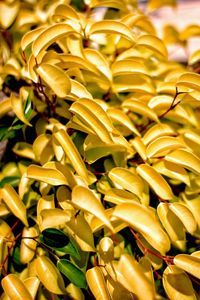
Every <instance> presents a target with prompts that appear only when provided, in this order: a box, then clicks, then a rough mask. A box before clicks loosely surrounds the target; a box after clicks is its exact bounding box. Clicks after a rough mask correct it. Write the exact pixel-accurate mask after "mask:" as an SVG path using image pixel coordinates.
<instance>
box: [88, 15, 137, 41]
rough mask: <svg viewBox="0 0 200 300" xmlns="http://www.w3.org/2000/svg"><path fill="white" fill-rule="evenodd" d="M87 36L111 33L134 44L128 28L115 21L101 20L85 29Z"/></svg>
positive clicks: (131, 33)
mask: <svg viewBox="0 0 200 300" xmlns="http://www.w3.org/2000/svg"><path fill="white" fill-rule="evenodd" d="M86 32H87V36H90V35H92V34H97V33H108V34H110V33H113V34H119V35H121V36H123V37H124V38H126V39H128V40H130V41H132V42H134V41H135V36H134V34H133V32H132V31H131V30H130V28H129V27H128V26H126V25H125V24H123V23H121V22H119V21H115V20H103V21H98V22H95V23H93V24H92V25H89V28H88V29H87V28H86Z"/></svg>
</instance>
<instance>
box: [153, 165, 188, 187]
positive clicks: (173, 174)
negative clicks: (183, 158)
mask: <svg viewBox="0 0 200 300" xmlns="http://www.w3.org/2000/svg"><path fill="white" fill-rule="evenodd" d="M153 167H154V169H156V170H157V171H158V173H161V174H162V175H164V176H167V177H169V178H173V179H177V180H178V181H179V182H184V183H185V184H186V185H188V186H190V178H189V174H188V173H187V171H186V170H185V169H184V168H183V167H181V166H179V165H177V164H175V163H172V162H169V161H165V160H160V161H158V162H156V163H154V164H153Z"/></svg>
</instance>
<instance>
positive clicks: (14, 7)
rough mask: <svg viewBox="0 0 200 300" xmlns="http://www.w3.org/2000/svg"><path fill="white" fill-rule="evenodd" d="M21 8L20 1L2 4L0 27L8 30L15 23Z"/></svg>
mask: <svg viewBox="0 0 200 300" xmlns="http://www.w3.org/2000/svg"><path fill="white" fill-rule="evenodd" d="M19 8H20V3H19V1H13V2H12V3H8V2H3V1H2V2H0V26H1V27H2V28H3V29H7V28H8V27H10V25H12V23H13V22H14V20H15V18H16V16H17V13H18V11H19Z"/></svg>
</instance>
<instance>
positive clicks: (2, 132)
mask: <svg viewBox="0 0 200 300" xmlns="http://www.w3.org/2000/svg"><path fill="white" fill-rule="evenodd" d="M8 128H9V127H5V126H2V127H0V141H3V140H4V139H5V136H6V134H7V133H8Z"/></svg>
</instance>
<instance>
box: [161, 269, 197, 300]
mask: <svg viewBox="0 0 200 300" xmlns="http://www.w3.org/2000/svg"><path fill="white" fill-rule="evenodd" d="M163 286H164V289H165V291H166V293H167V296H168V297H169V298H170V299H172V300H175V299H176V300H182V299H183V300H187V299H188V300H189V299H191V300H192V299H194V300H195V299H196V295H195V292H194V289H193V286H192V283H191V281H190V278H189V277H188V275H187V274H186V273H185V272H184V271H182V270H181V269H179V268H178V267H177V266H173V265H170V266H168V267H167V268H166V269H165V271H164V273H163Z"/></svg>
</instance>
